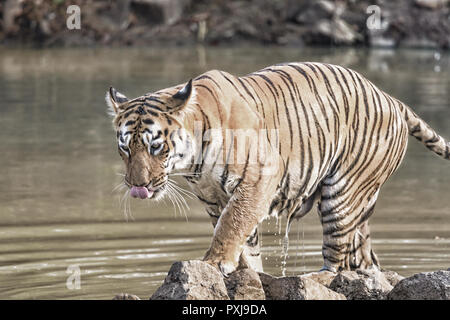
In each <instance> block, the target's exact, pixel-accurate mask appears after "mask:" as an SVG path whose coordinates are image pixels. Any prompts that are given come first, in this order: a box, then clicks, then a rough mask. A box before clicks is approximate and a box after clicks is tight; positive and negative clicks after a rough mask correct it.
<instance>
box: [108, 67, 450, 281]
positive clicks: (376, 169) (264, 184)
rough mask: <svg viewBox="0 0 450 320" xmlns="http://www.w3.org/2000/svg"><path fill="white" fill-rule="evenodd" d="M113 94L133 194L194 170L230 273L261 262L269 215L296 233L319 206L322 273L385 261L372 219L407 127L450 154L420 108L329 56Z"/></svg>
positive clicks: (401, 152)
mask: <svg viewBox="0 0 450 320" xmlns="http://www.w3.org/2000/svg"><path fill="white" fill-rule="evenodd" d="M106 102H107V105H108V107H109V110H110V112H111V114H112V115H113V127H114V129H115V131H116V134H117V142H118V152H119V154H120V156H121V158H122V159H123V161H124V163H125V168H126V171H125V175H124V184H125V185H126V186H127V187H128V191H129V193H130V195H131V197H134V198H138V199H150V200H158V199H161V198H163V197H164V196H165V195H167V193H168V190H169V189H170V187H171V183H170V182H171V179H170V177H172V176H173V175H175V174H177V173H178V174H179V175H181V176H182V177H184V179H185V180H186V182H187V184H188V185H189V186H190V188H191V190H192V193H193V194H195V196H196V197H197V198H198V199H199V201H201V202H202V203H204V205H205V208H206V212H207V213H208V215H209V216H210V218H211V221H212V225H213V228H214V233H213V236H212V239H211V243H210V245H209V248H208V250H207V251H206V253H205V255H204V257H203V260H204V261H206V262H207V263H209V264H211V265H213V266H215V267H216V268H217V269H218V270H219V271H220V272H222V274H223V275H224V276H228V275H229V274H230V273H232V272H233V271H235V270H237V269H240V268H245V267H249V268H252V269H254V270H256V271H262V270H263V267H262V260H261V245H260V239H259V238H260V237H259V233H258V226H259V224H260V223H261V222H262V221H263V220H264V219H266V218H269V217H274V216H276V217H278V216H280V215H282V214H283V215H286V217H287V219H288V222H287V225H286V236H287V234H288V231H289V226H290V225H291V222H292V221H293V220H295V219H300V218H302V217H303V216H305V215H306V214H307V213H308V212H309V211H310V210H311V209H312V208H313V207H314V205H315V204H316V207H317V212H318V215H319V219H320V222H321V225H322V231H323V241H322V257H323V267H322V269H321V270H328V271H331V272H338V271H341V270H355V269H369V268H375V269H380V262H379V259H378V258H377V256H376V254H375V252H374V250H373V248H372V245H371V238H370V230H369V224H368V220H369V217H370V216H371V215H372V214H373V212H374V207H375V204H376V201H377V198H378V196H379V192H380V188H381V187H382V186H383V184H384V183H385V182H386V181H387V180H388V178H389V177H390V176H391V175H392V174H393V173H394V172H395V171H396V170H397V169H398V167H399V166H400V164H401V162H402V160H403V158H404V156H405V152H406V149H407V144H408V135H412V136H413V137H415V138H416V139H418V140H419V141H421V142H422V143H423V144H424V145H425V146H426V147H427V148H428V149H429V150H431V151H433V152H434V153H436V154H437V155H439V156H441V157H442V158H444V159H447V160H449V159H450V143H449V142H447V141H446V140H445V139H444V138H443V137H441V136H439V135H438V134H437V133H436V132H435V131H434V130H433V129H432V128H431V127H430V126H429V125H428V124H427V123H426V122H425V121H424V120H422V119H421V118H420V117H419V116H418V115H417V114H416V113H414V111H412V109H411V108H410V107H408V106H407V105H406V104H404V103H403V102H401V101H399V100H397V99H396V98H394V97H392V96H390V95H389V94H387V93H386V92H384V91H382V90H381V89H379V88H377V87H376V86H375V85H374V84H373V83H372V82H370V81H369V80H367V79H366V78H364V77H363V76H362V75H361V74H359V73H358V72H356V71H354V70H352V69H350V68H346V67H342V66H338V65H332V64H327V63H318V62H301V63H297V62H291V63H281V64H276V65H273V66H269V67H266V68H264V69H261V70H259V71H256V72H252V73H250V74H247V75H245V76H239V77H238V76H234V75H232V74H230V73H228V72H225V71H220V70H211V71H207V72H205V73H203V74H201V75H199V76H197V77H196V78H193V79H190V80H189V81H188V82H186V83H183V84H180V85H176V86H173V87H170V88H166V89H162V90H159V91H157V92H153V93H147V94H145V95H143V96H140V97H137V98H134V99H128V98H127V97H126V96H125V95H123V94H122V93H120V92H118V91H117V90H116V89H114V88H113V87H110V88H109V90H108V91H107V94H106ZM249 132H250V134H248V135H247V133H249ZM243 135H244V137H243V138H242V136H243ZM255 136H256V139H255V138H254V137H255ZM237 140H239V141H240V142H239V143H237ZM261 146H263V147H261ZM238 157H239V158H240V161H237V160H236V159H237V158H238ZM285 238H286V237H285Z"/></svg>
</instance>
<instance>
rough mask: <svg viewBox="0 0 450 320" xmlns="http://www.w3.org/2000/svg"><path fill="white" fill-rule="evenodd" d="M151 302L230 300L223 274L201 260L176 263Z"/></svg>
mask: <svg viewBox="0 0 450 320" xmlns="http://www.w3.org/2000/svg"><path fill="white" fill-rule="evenodd" d="M150 300H229V297H228V294H227V288H226V287H225V283H224V281H223V277H222V274H221V273H220V272H219V271H218V270H217V269H216V268H214V267H213V266H211V265H210V264H208V263H206V262H203V261H200V260H190V261H181V262H175V263H174V264H173V265H172V267H171V268H170V270H169V273H168V274H167V276H166V279H165V280H164V283H163V284H162V286H161V287H159V288H158V289H157V290H156V291H155V293H154V294H153V295H152V296H151V298H150Z"/></svg>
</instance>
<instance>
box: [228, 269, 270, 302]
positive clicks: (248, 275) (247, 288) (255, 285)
mask: <svg viewBox="0 0 450 320" xmlns="http://www.w3.org/2000/svg"><path fill="white" fill-rule="evenodd" d="M225 285H226V287H227V290H228V296H229V297H230V299H231V300H265V299H266V295H265V293H264V290H263V287H262V284H261V280H260V279H259V276H258V273H256V271H254V270H252V269H248V268H247V269H241V270H237V271H234V272H233V273H231V274H230V275H229V276H228V278H226V279H225Z"/></svg>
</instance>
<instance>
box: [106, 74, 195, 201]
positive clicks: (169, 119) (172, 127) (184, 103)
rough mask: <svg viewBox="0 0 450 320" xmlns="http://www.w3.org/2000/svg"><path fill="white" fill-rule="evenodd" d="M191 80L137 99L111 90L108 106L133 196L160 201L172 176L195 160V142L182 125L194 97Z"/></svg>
mask: <svg viewBox="0 0 450 320" xmlns="http://www.w3.org/2000/svg"><path fill="white" fill-rule="evenodd" d="M192 91H193V89H192V80H190V81H189V82H188V83H187V84H186V85H185V86H183V87H182V88H181V89H180V88H179V87H173V88H169V89H164V90H161V91H158V92H156V93H152V94H147V95H144V96H141V97H138V98H135V99H131V100H130V99H128V98H127V97H126V96H124V95H123V94H121V93H119V92H117V91H116V90H115V89H114V88H112V87H111V88H110V89H109V91H108V92H107V93H106V102H107V104H108V106H109V109H110V113H111V114H112V115H113V117H114V120H113V125H114V128H115V130H116V134H117V143H118V150H119V154H120V156H121V157H122V159H123V161H124V162H125V167H126V172H125V176H124V183H125V184H126V185H127V186H128V188H130V195H131V196H132V197H134V198H140V199H147V198H149V199H156V200H157V199H159V198H161V197H162V196H163V195H164V193H165V191H166V189H167V187H168V184H169V174H170V173H171V172H172V171H173V170H175V169H182V168H183V167H185V166H186V163H188V162H189V160H190V159H191V157H192V150H193V145H192V144H193V139H192V138H191V136H190V134H189V133H188V132H187V131H186V130H184V128H183V125H182V123H181V121H180V119H182V117H183V112H185V111H186V109H187V108H188V105H189V101H190V100H191V96H192V95H193V92H192Z"/></svg>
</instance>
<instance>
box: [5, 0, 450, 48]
mask: <svg viewBox="0 0 450 320" xmlns="http://www.w3.org/2000/svg"><path fill="white" fill-rule="evenodd" d="M69 5H77V6H78V7H79V9H80V10H79V13H80V16H79V26H77V25H76V22H77V20H76V19H75V18H76V17H75V16H74V14H75V15H76V14H77V11H76V10H75V11H70V10H69V13H68V11H67V8H68V6H69ZM449 16H450V2H449V1H448V0H399V1H385V0H378V1H373V0H372V1H366V0H363V1H327V0H320V1H293V0H282V1H269V0H248V1H214V2H213V3H211V2H210V1H206V0H201V1H193V0H166V1H161V0H118V1H107V0H98V1H92V0H71V1H65V0H44V1H34V0H24V1H15V0H7V1H5V2H3V3H2V4H1V5H0V17H1V18H0V19H1V21H0V22H1V23H0V26H1V27H0V43H1V44H3V45H11V44H23V43H27V44H32V45H34V46H41V47H51V46H65V47H71V46H97V45H107V46H147V45H160V44H172V45H185V44H193V43H199V42H200V43H205V44H209V45H218V44H232V43H241V42H254V43H262V44H276V45H295V46H310V45H321V46H324V45H325V46H328V45H332V46H368V47H415V48H440V49H449V48H450V19H449ZM78 27H79V28H78ZM69 28H71V29H69Z"/></svg>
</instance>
